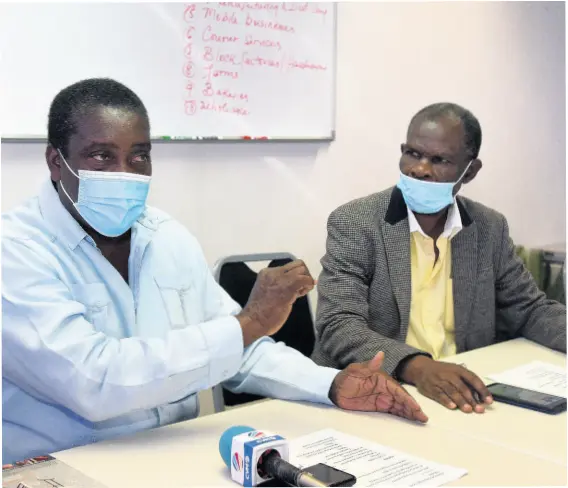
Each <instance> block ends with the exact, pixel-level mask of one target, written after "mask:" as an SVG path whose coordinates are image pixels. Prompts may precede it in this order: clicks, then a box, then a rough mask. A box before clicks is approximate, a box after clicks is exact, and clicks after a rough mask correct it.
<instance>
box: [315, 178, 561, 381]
mask: <svg viewBox="0 0 568 488" xmlns="http://www.w3.org/2000/svg"><path fill="white" fill-rule="evenodd" d="M457 204H458V208H459V210H460V215H461V218H462V223H463V229H462V230H461V231H460V232H459V233H458V234H457V235H456V236H455V237H454V238H453V239H452V243H451V246H452V279H453V287H454V290H453V292H454V315H455V340H456V346H457V350H458V352H464V351H468V350H471V349H476V348H479V347H483V346H487V345H490V344H493V343H495V342H498V341H501V340H506V339H510V338H514V337H519V336H524V337H526V338H528V339H530V340H533V341H535V342H538V343H539V344H543V345H545V346H548V347H550V348H553V349H556V350H558V351H562V352H566V307H565V306H564V305H561V304H560V303H558V302H555V301H552V300H548V299H547V298H546V296H545V295H544V293H542V292H541V291H540V290H539V289H538V287H537V286H536V283H535V281H534V280H533V278H532V276H531V275H530V273H529V272H528V271H527V269H526V268H525V267H524V266H523V264H522V262H521V260H520V259H519V258H518V257H517V256H516V254H515V251H514V247H513V242H512V240H511V238H510V237H509V228H508V225H507V221H506V220H505V218H504V217H503V216H502V215H501V214H499V213H498V212H496V211H494V210H491V209H489V208H487V207H485V206H483V205H481V204H480V203H476V202H474V201H472V200H469V199H467V198H463V197H457ZM327 232H328V237H327V244H326V254H325V256H324V257H323V258H322V260H321V263H322V266H323V270H322V272H321V275H320V277H319V282H318V294H319V299H318V308H317V319H316V322H317V323H316V328H317V342H316V346H315V349H314V352H313V354H312V359H313V360H314V361H315V362H316V363H318V364H321V365H324V366H333V367H336V368H344V367H346V366H347V365H349V364H350V363H353V362H360V361H366V360H369V359H371V358H372V357H373V356H374V355H375V354H376V353H377V352H378V351H384V352H385V362H384V369H385V370H386V371H387V372H388V373H390V374H393V372H395V370H396V367H397V366H398V364H399V362H400V361H402V360H403V359H405V358H407V357H409V356H413V355H416V354H420V353H423V352H421V351H418V350H416V349H414V348H412V347H410V346H408V345H406V344H405V340H406V334H407V332H408V321H409V315H410V299H411V271H410V230H409V226H408V211H407V207H406V204H405V202H404V199H403V197H402V193H401V192H400V190H399V189H398V188H396V187H395V188H390V189H388V190H385V191H382V192H380V193H375V194H373V195H370V196H367V197H364V198H360V199H357V200H354V201H352V202H349V203H347V204H345V205H342V206H341V207H339V208H338V209H336V210H335V211H333V212H332V214H331V215H330V217H329V220H328V224H327Z"/></svg>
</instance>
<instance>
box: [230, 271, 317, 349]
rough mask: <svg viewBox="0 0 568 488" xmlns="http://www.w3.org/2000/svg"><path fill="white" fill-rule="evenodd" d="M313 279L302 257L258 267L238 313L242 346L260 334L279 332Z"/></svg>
mask: <svg viewBox="0 0 568 488" xmlns="http://www.w3.org/2000/svg"><path fill="white" fill-rule="evenodd" d="M315 283H316V282H315V280H314V279H313V278H312V275H311V274H310V272H309V270H308V268H307V266H306V265H305V264H304V262H303V261H301V260H296V261H293V262H291V263H288V264H286V265H285V266H280V267H277V268H265V269H263V270H262V271H260V273H259V274H258V277H257V279H256V282H255V284H254V287H253V289H252V291H251V294H250V297H249V299H248V302H247V304H246V305H245V307H244V309H243V310H242V312H241V313H240V314H239V315H237V319H238V320H239V322H240V324H241V328H242V330H243V341H244V345H245V347H246V346H248V345H249V344H251V343H253V342H254V341H256V340H257V339H259V338H260V337H263V336H269V335H272V334H274V333H276V332H278V330H280V328H281V327H282V326H283V325H284V323H285V322H286V320H287V319H288V316H289V315H290V312H291V311H292V305H294V302H295V301H296V300H297V299H298V298H299V297H302V296H304V295H307V294H308V293H309V292H310V291H311V290H312V289H313V288H314V286H315Z"/></svg>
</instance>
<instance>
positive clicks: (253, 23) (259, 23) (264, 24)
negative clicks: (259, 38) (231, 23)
mask: <svg viewBox="0 0 568 488" xmlns="http://www.w3.org/2000/svg"><path fill="white" fill-rule="evenodd" d="M245 24H246V25H247V26H249V27H259V28H261V29H270V30H276V31H280V32H290V33H293V32H296V29H294V27H292V26H290V25H285V24H280V23H279V22H272V21H270V20H268V21H267V20H257V19H254V18H252V17H251V16H250V14H248V13H247V20H246V22H245Z"/></svg>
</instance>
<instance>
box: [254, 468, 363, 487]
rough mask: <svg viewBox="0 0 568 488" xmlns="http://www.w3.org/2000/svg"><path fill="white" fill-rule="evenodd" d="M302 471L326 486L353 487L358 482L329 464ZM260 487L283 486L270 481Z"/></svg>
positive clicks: (277, 482) (280, 483)
mask: <svg viewBox="0 0 568 488" xmlns="http://www.w3.org/2000/svg"><path fill="white" fill-rule="evenodd" d="M302 471H306V472H307V473H310V474H311V475H312V476H313V477H314V478H316V479H318V480H319V481H321V482H322V483H324V484H325V485H326V486H353V485H354V484H355V483H356V482H357V478H356V477H355V476H353V475H352V474H349V473H346V472H345V471H341V470H340V469H336V468H332V467H331V466H328V465H327V464H323V463H320V464H314V465H313V466H310V467H309V468H302ZM258 486H280V487H281V486H282V482H281V481H276V480H270V481H265V482H264V483H262V484H260V485H258Z"/></svg>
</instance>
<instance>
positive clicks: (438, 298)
mask: <svg viewBox="0 0 568 488" xmlns="http://www.w3.org/2000/svg"><path fill="white" fill-rule="evenodd" d="M408 221H409V225H410V266H411V277H412V297H411V300H410V320H409V324H408V334H407V336H406V343H407V344H408V345H409V346H412V347H415V348H417V349H420V350H422V351H426V352H428V353H430V354H431V355H432V357H433V358H434V359H439V358H443V357H445V356H451V355H453V354H456V343H455V329H454V296H453V289H452V278H451V276H452V273H451V271H452V247H451V239H452V238H453V237H454V236H455V235H456V234H457V233H458V232H459V231H460V230H461V228H462V222H461V217H460V213H459V209H458V206H457V204H456V203H455V202H454V205H453V206H452V207H450V210H449V211H448V217H447V219H446V225H445V228H444V232H443V233H442V235H441V236H440V237H439V238H438V240H437V241H436V245H437V247H438V250H439V255H438V260H437V261H436V255H435V252H434V241H433V239H432V238H431V237H428V236H427V235H426V234H425V233H424V232H423V231H422V229H421V228H420V225H419V224H418V221H417V220H416V217H415V216H414V214H413V213H412V211H411V210H410V209H408Z"/></svg>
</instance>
